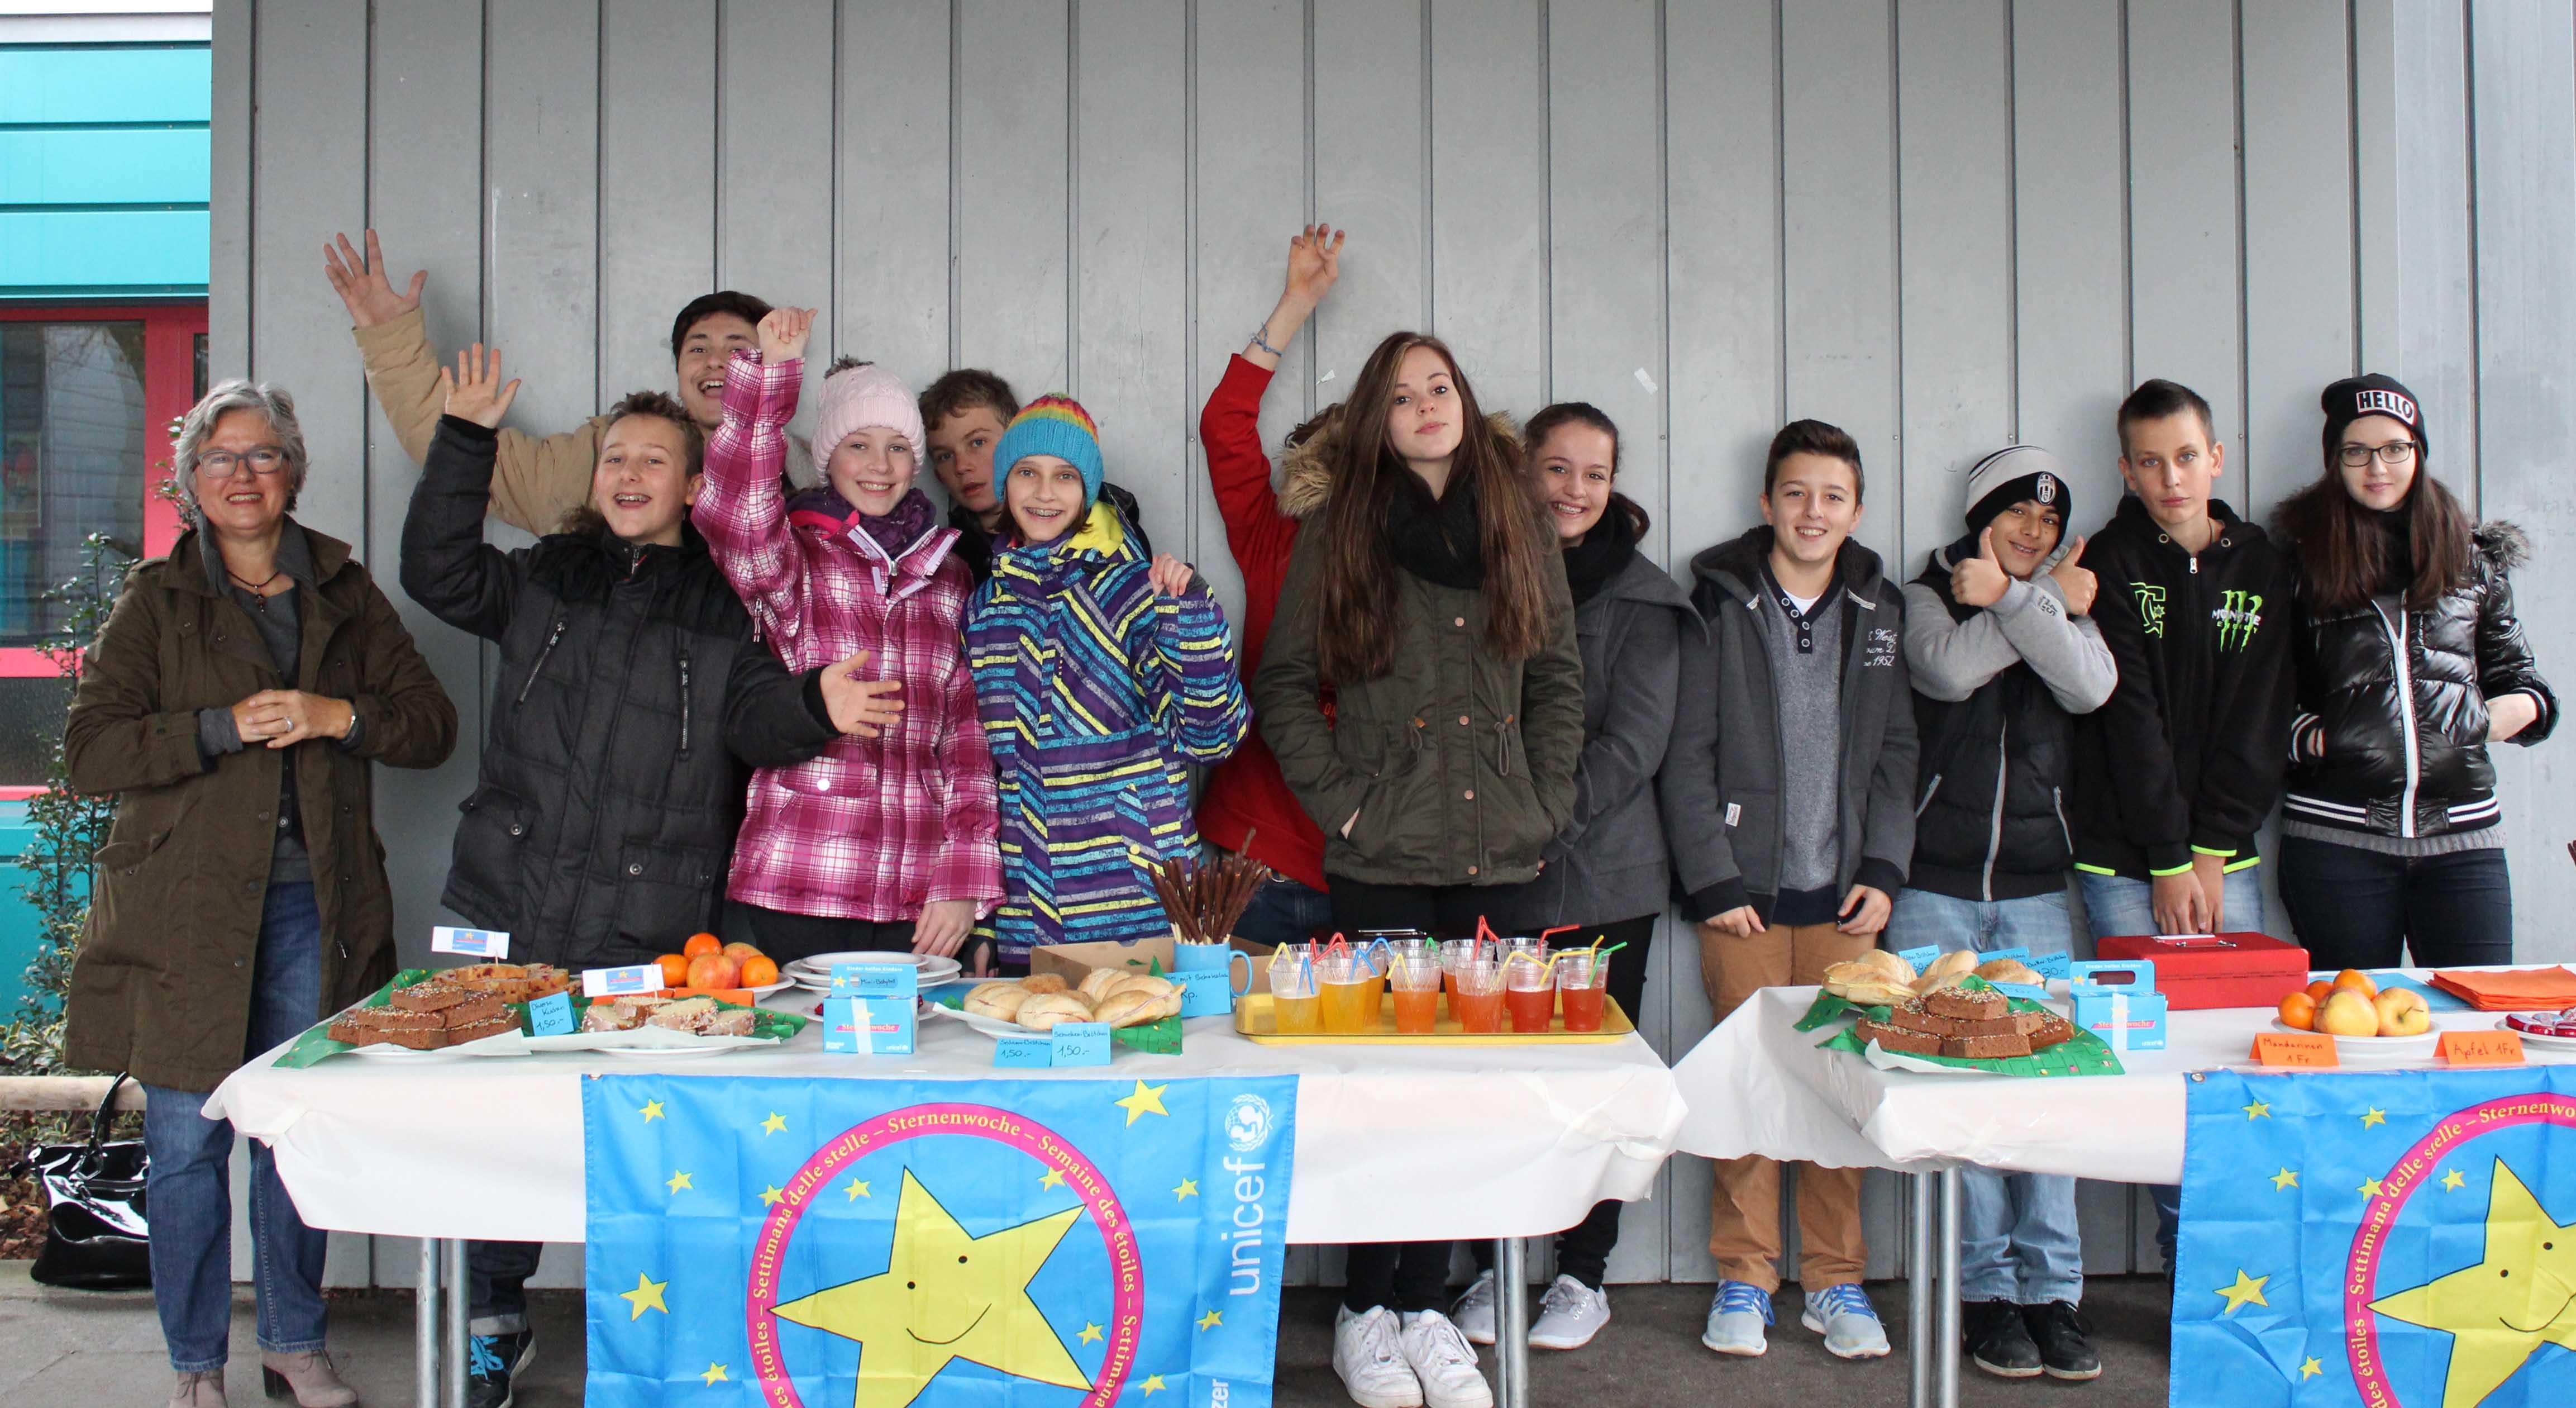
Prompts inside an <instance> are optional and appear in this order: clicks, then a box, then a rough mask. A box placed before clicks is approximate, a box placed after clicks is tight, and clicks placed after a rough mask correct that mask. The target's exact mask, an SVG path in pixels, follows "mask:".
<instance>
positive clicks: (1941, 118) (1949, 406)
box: [1883, 0, 2074, 947]
mask: <svg viewBox="0 0 2576 1408" xmlns="http://www.w3.org/2000/svg"><path fill="white" fill-rule="evenodd" d="M1896 48H1897V55H1898V59H1897V89H1896V130H1897V135H1898V150H1897V190H1898V193H1899V196H1900V200H1901V205H1900V209H1899V212H1898V214H1899V218H1900V219H1901V221H1902V222H1903V226H1904V239H1903V241H1902V246H1901V249H1900V251H1899V254H1900V258H1899V263H1898V286H1899V289H1900V290H1901V292H1902V295H1903V298H1902V303H1901V305H1900V312H1901V316H1900V318H1899V320H1898V323H1899V327H1900V328H1901V329H1902V340H1901V346H1902V350H1903V356H1904V363H1905V393H1904V400H1903V405H1904V415H1905V420H1904V438H1903V444H1904V451H1905V463H1904V466H1903V468H1902V469H1901V471H1900V477H1899V479H1898V482H1897V483H1896V484H1894V485H1891V486H1889V487H1890V489H1892V490H1895V491H1897V492H1892V493H1888V494H1886V496H1885V498H1884V500H1883V503H1884V504H1885V505H1887V506H1893V505H1895V504H1897V503H1900V502H1901V503H1902V504H1903V506H1904V510H1905V538H1904V547H1903V551H1902V552H1901V553H1900V554H1899V555H1898V558H1897V560H1895V561H1893V562H1890V563H1889V564H1888V565H1887V570H1888V572H1889V573H1890V574H1891V575H1892V576H1894V577H1895V578H1896V579H1897V580H1898V581H1900V582H1902V581H1911V580H1913V578H1914V575H1915V574H1916V573H1917V572H1919V571H1921V570H1922V568H1923V563H1924V558H1925V555H1926V554H1927V553H1929V552H1931V550H1932V549H1934V548H1936V547H1939V546H1940V545H1942V544H1943V543H1946V542H1949V541H1950V540H1951V539H1953V538H1955V537H1957V536H1958V535H1959V531H1960V521H1959V520H1960V512H1961V510H1962V509H1963V508H1965V507H1966V502H1967V487H1966V486H1967V476H1968V469H1969V467H1970V466H1971V465H1974V464H1975V463H1976V462H1977V460H1978V459H1979V458H1980V457H1982V456H1984V455H1987V454H1991V453H1993V452H1994V451H1995V450H1998V449H2000V448H2002V447H2003V446H2004V445H2006V444H2008V443H2010V442H2011V441H2012V440H2013V438H2014V436H2013V419H2014V405H2013V309H2014V303H2013V243H2012V227H2013V208H2014V207H2013V172H2012V137H2013V123H2012V102H2013V55H2012V6H2011V4H2010V2H2009V0H1935V3H1932V4H1922V3H1916V4H1909V5H1905V6H1902V7H1901V8H1899V10H1898V11H1897V35H1896ZM2068 527H2069V529H2073V528H2074V525H2072V524H2069V525H2068ZM1899 946H1900V947H1910V946H1911V945H1910V944H1906V945H1899Z"/></svg>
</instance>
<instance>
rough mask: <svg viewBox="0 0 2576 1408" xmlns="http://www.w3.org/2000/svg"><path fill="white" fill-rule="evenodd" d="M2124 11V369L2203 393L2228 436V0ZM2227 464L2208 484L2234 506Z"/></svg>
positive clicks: (2239, 313) (2232, 26) (2239, 335)
mask: <svg viewBox="0 0 2576 1408" xmlns="http://www.w3.org/2000/svg"><path fill="white" fill-rule="evenodd" d="M2127 8H2128V19H2129V68H2128V87H2127V92H2128V100H2129V113H2128V132H2129V296H2130V309H2129V319H2130V339H2131V354H2130V366H2131V369H2132V374H2133V376H2134V378H2135V379H2136V380H2139V381H2144V380H2146V379H2147V378H2149V377H2159V376H2160V377H2166V378H2169V379H2171V380H2174V381H2179V382H2181V383H2182V384H2184V385H2185V386H2188V387H2190V388H2192V389H2193V390H2195V391H2197V392H2199V393H2200V394H2201V395H2202V396H2204V397H2207V398H2208V400H2209V406H2210V411H2211V413H2212V414H2213V415H2215V416H2216V417H2217V420H2218V435H2219V438H2220V439H2222V440H2224V441H2227V442H2228V443H2230V444H2231V445H2232V444H2234V443H2235V442H2236V441H2238V440H2240V439H2242V438H2243V431H2244V427H2245V398H2244V395H2243V393H2242V391H2241V389H2240V388H2241V386H2242V380H2241V379H2242V377H2243V375H2244V371H2245V363H2244V354H2243V342H2244V339H2243V324H2242V322H2241V319H2242V317H2243V311H2244V310H2243V304H2242V302H2241V301H2240V290H2241V280H2240V274H2241V271H2242V267H2243V266H2242V264H2241V262H2240V257H2239V256H2240V254H2241V250H2240V248H2239V243H2238V239H2239V235H2240V233H2241V231H2240V230H2239V228H2238V223H2237V208H2238V172H2237V158H2236V130H2237V127H2236V125H2237V111H2236V18H2235V0H2157V3H2155V4H2152V5H2138V4H2133V5H2130V6H2128V7H2127ZM2123 389H2124V390H2125V388H2123ZM2228 469H2229V471H2230V473H2229V475H2228V477H2227V478H2226V479H2224V480H2223V481H2222V482H2221V483H2220V485H2219V488H2218V492H2219V494H2220V495H2221V496H2222V497H2224V498H2227V499H2229V500H2231V501H2234V502H2235V503H2237V505H2238V506H2239V507H2242V506H2243V503H2244V486H2245V480H2244V478H2243V473H2242V470H2241V469H2240V468H2239V467H2238V465H2236V464H2233V463H2231V464H2230V465H2229V466H2228ZM2106 507H2107V505H2106Z"/></svg>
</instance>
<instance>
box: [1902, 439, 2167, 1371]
mask: <svg viewBox="0 0 2576 1408" xmlns="http://www.w3.org/2000/svg"><path fill="white" fill-rule="evenodd" d="M2074 509H2075V505H2074V502H2073V495H2072V494H2071V493H2070V492H2069V491H2068V488H2067V484H2066V477H2065V475H2064V473H2063V472H2062V471H2061V469H2060V468H2059V465H2058V461H2057V457H2056V456H2055V455H2052V454H2050V453H2049V452H2048V451H2046V450H2043V449H2040V448H2038V447H2037V446H2033V445H2016V446H2013V447H2011V448H2009V449H2004V450H1998V451H1996V452H1995V453H1994V454H1991V455H1988V456H1986V458H1984V459H1983V460H1981V461H1979V462H1978V463H1977V466H1976V468H1975V469H1973V470H1971V471H1970V472H1969V475H1968V533H1967V536H1965V537H1963V538H1961V539H1959V540H1958V541H1957V542H1955V543H1952V544H1950V545H1949V546H1948V547H1946V548H1942V549H1940V550H1938V551H1936V552H1934V553H1933V554H1932V560H1931V564H1930V565H1929V566H1927V567H1925V568H1924V569H1923V575H1921V576H1919V577H1916V578H1915V579H1914V581H1913V582H1912V584H1910V585H1908V586H1907V587H1906V589H1905V663H1906V664H1907V665H1908V666H1909V667H1910V668H1911V671H1912V674H1913V682H1914V717H1915V723H1916V727H1917V731H1918V733H1919V734H1920V736H1921V739H1922V748H1923V758H1922V762H1921V763H1920V764H1918V765H1917V769H1916V777H1917V779H1918V781H1917V783H1916V787H1915V792H1916V795H1917V796H1918V797H1919V798H1920V800H1919V802H1918V803H1917V810H1916V813H1915V818H1914V864H1913V865H1912V866H1911V867H1910V868H1909V869H1908V870H1907V872H1906V882H1905V889H1904V890H1903V891H1902V892H1900V893H1899V894H1898V895H1897V897H1896V911H1895V915H1894V917H1893V918H1891V919H1889V920H1888V924H1887V934H1888V942H1889V944H1890V946H1891V947H1895V948H1900V949H1903V948H1914V947H1918V946H1920V945H1923V944H1938V945H1939V946H1941V947H1942V948H1944V949H1974V950H1977V951H1979V952H1986V951H1991V950H1994V949H1999V948H2011V947H2015V946H2019V947H2023V948H2027V949H2029V950H2030V951H2031V953H2032V954H2034V955H2038V954H2049V953H2056V954H2064V953H2067V952H2069V951H2070V948H2071V944H2070V941H2071V939H2072V934H2071V933H2070V929H2071V921H2070V919H2069V917H2068V915H2067V910H2066V868H2067V866H2068V865H2069V864H2071V863H2072V862H2073V861H2074V859H2075V856H2074V849H2075V842H2074V837H2073V834H2072V833H2071V832H2070V831H2069V829H2068V827H2067V822H2066V791H2067V788H2068V787H2069V786H2070V785H2071V784H2072V783H2073V781H2074V771H2075V762H2074V744H2075V716H2076V715H2078V714H2088V713H2091V712H2092V711H2093V710H2095V709H2098V708H2100V707H2101V706H2102V701H2103V700H2105V699H2108V698H2110V697H2111V690H2112V687H2113V686H2114V685H2116V684H2118V683H2119V669H2118V667H2117V666H2116V665H2114V664H2113V663H2112V660H2111V650H2110V647H2109V646H2107V645H2104V644H2103V643H2102V632H2101V629H2100V628H2099V627H2097V626H2095V625H2094V624H2093V622H2092V620H2091V619H2090V616H2089V613H2090V612H2091V611H2092V609H2093V598H2094V590H2095V582H2094V577H2093V574H2092V573H2091V572H2090V571H2087V570H2086V569H2085V568H2084V567H2083V565H2082V559H2083V556H2084V543H2083V541H2082V540H2081V539H2078V540H2077V541H2076V542H2075V543H2074V544H2073V545H2072V546H2071V547H2066V548H2065V550H2064V551H2063V552H2061V551H2060V550H2059V549H2060V547H2061V545H2062V543H2063V540H2064V535H2065V531H2066V520H2067V518H2068V517H2069V516H2070V515H2071V514H2072V513H2073V512H2074ZM1963 1179H1964V1182H1965V1189H1966V1196H1967V1210H1966V1214H1965V1220H1964V1226H1963V1230H1962V1232H1961V1237H1960V1249H1959V1251H1960V1277H1961V1280H1960V1287H1961V1290H1960V1295H1961V1297H1962V1299H1963V1300H1965V1301H1966V1302H1967V1306H1966V1309H1967V1341H1968V1353H1969V1355H1970V1357H1971V1358H1973V1359H1974V1360H1975V1361H1976V1364H1977V1367H1979V1368H1981V1369H1984V1370H1986V1371H1987V1372H1988V1373H1992V1374H1998V1375H2001V1376H2003V1377H2006V1378H2028V1377H2032V1376H2035V1375H2037V1374H2039V1373H2041V1372H2042V1371H2043V1370H2044V1371H2045V1372H2047V1373H2049V1374H2051V1375H2053V1376H2055V1377H2057V1378H2062V1379H2089V1378H2093V1377H2095V1376H2096V1375H2098V1374H2100V1373H2101V1372H2102V1361H2101V1359H2100V1358H2099V1357H2098V1356H2097V1355H2096V1354H2095V1353H2094V1351H2093V1346H2092V1343H2091V1341H2090V1339H2089V1337H2088V1327H2087V1326H2086V1325H2085V1323H2084V1320H2083V1317H2082V1316H2081V1315H2079V1314H2078V1313H2077V1311H2076V1308H2075V1307H2076V1304H2077V1303H2078V1302H2080V1301H2081V1300H2082V1299H2083V1298H2084V1255H2083V1252H2084V1248H2083V1243H2082V1237H2081V1235H2080V1233H2079V1232H2078V1230H2077V1227H2076V1223H2075V1180H2074V1179H2072V1178H2066V1177H2061V1176H2057V1175H2053V1174H2036V1173H2015V1174H2001V1173H1993V1172H1989V1171H1987V1170H1985V1169H1977V1168H1972V1169H1969V1170H1967V1171H1966V1172H1965V1174H1964V1175H1963Z"/></svg>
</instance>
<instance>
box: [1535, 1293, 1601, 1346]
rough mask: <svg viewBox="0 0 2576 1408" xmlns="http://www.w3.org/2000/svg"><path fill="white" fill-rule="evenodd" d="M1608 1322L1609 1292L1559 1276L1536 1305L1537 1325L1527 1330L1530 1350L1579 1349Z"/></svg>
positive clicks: (1590, 1340) (1590, 1341) (1588, 1342)
mask: <svg viewBox="0 0 2576 1408" xmlns="http://www.w3.org/2000/svg"><path fill="white" fill-rule="evenodd" d="M1609 1323H1610V1293H1609V1292H1608V1291H1606V1290H1601V1291H1596V1290H1594V1289H1592V1288H1591V1287H1590V1286H1587V1285H1585V1284H1583V1283H1582V1282H1580V1281H1577V1280H1575V1279H1574V1278H1573V1277H1571V1276H1559V1277H1557V1278H1556V1284H1555V1285H1552V1286H1550V1287H1548V1288H1547V1298H1546V1299H1545V1300H1542V1301H1540V1302H1539V1303H1538V1323H1537V1324H1535V1325H1532V1326H1531V1327H1530V1337H1529V1342H1530V1346H1531V1347H1532V1348H1534V1349H1581V1348H1583V1347H1584V1346H1585V1345H1587V1344H1590V1343H1592V1337H1593V1336H1594V1335H1597V1334H1599V1333H1601V1327H1602V1326H1604V1325H1607V1324H1609Z"/></svg>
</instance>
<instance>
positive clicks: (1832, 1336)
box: [1798, 1282, 1887, 1359]
mask: <svg viewBox="0 0 2576 1408" xmlns="http://www.w3.org/2000/svg"><path fill="white" fill-rule="evenodd" d="M1798 1323H1799V1324H1801V1325H1804V1326H1806V1327H1807V1328H1808V1329H1810V1330H1813V1331H1815V1332H1816V1333H1817V1334H1820V1335H1823V1336H1824V1337H1825V1352H1826V1353H1828V1354H1831V1355H1833V1356H1834V1357H1836V1358H1838V1359H1877V1358H1879V1357H1881V1356H1883V1355H1885V1354H1886V1353H1887V1327H1886V1326H1885V1325H1882V1324H1880V1323H1879V1321H1878V1311H1877V1309H1876V1308H1875V1307H1873V1306H1871V1305H1870V1303H1869V1293H1868V1292H1867V1291H1864V1290H1862V1289H1861V1288H1860V1287H1858V1286H1855V1285H1852V1284H1850V1283H1848V1282H1846V1283H1844V1284H1842V1285H1839V1286H1827V1287H1825V1288H1824V1289H1823V1290H1821V1291H1809V1292H1807V1307H1806V1309H1804V1310H1802V1311H1800V1312H1798Z"/></svg>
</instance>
